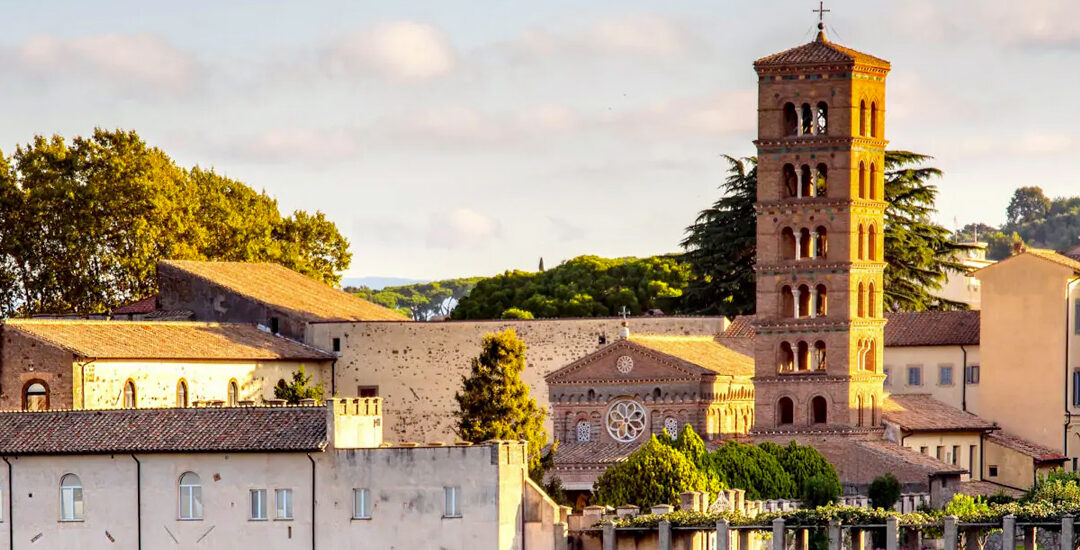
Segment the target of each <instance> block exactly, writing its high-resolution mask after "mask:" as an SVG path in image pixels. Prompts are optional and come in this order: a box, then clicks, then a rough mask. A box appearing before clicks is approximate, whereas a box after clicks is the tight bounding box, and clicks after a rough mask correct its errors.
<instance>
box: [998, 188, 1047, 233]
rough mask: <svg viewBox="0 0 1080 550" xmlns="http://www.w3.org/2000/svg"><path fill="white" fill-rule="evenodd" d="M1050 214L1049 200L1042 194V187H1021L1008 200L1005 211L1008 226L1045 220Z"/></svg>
mask: <svg viewBox="0 0 1080 550" xmlns="http://www.w3.org/2000/svg"><path fill="white" fill-rule="evenodd" d="M1049 213H1050V199H1048V198H1047V197H1046V194H1044V193H1043V190H1042V187H1034V186H1032V187H1021V188H1019V189H1017V190H1016V191H1015V192H1014V193H1013V196H1012V199H1011V200H1009V206H1008V208H1006V210H1005V214H1006V219H1007V220H1008V223H1009V224H1010V225H1020V224H1022V223H1027V222H1031V221H1035V220H1039V219H1042V218H1045V217H1046V215H1047V214H1049Z"/></svg>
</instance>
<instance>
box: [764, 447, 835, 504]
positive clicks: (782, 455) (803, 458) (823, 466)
mask: <svg viewBox="0 0 1080 550" xmlns="http://www.w3.org/2000/svg"><path fill="white" fill-rule="evenodd" d="M759 447H761V449H762V450H764V451H766V452H768V453H769V454H771V455H773V456H774V457H776V461H777V462H779V463H780V467H781V468H783V469H784V471H785V472H787V473H788V475H790V476H791V481H792V482H793V483H794V484H795V487H797V488H799V489H800V490H801V489H802V488H803V485H804V484H805V483H806V481H807V480H809V479H810V478H812V477H815V476H824V477H826V478H829V479H830V480H832V481H833V482H834V483H835V485H836V486H837V487H840V477H839V476H837V475H836V468H834V467H833V465H832V464H830V463H829V461H828V460H826V459H825V457H824V456H823V455H822V454H821V453H819V452H818V450H817V449H815V448H813V447H812V446H810V445H799V444H797V443H795V442H794V441H791V442H789V443H788V445H787V446H786V447H781V446H780V445H777V444H775V443H771V442H768V441H766V442H763V443H761V444H760V445H759ZM838 494H839V493H838Z"/></svg>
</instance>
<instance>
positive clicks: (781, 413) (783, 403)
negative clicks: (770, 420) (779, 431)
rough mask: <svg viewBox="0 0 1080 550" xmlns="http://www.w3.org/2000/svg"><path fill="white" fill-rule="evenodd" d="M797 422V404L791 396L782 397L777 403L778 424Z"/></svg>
mask: <svg viewBox="0 0 1080 550" xmlns="http://www.w3.org/2000/svg"><path fill="white" fill-rule="evenodd" d="M794 423H795V404H794V403H792V402H791V398H790V397H781V398H780V401H779V402H778V403H777V404H776V425H777V426H784V425H787V424H794Z"/></svg>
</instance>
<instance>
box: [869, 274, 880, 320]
mask: <svg viewBox="0 0 1080 550" xmlns="http://www.w3.org/2000/svg"><path fill="white" fill-rule="evenodd" d="M866 300H867V305H868V307H867V308H866V310H867V312H868V313H869V314H870V315H869V316H870V317H877V316H878V311H877V292H875V291H874V283H873V282H872V281H871V283H870V287H869V291H868V292H867V293H866Z"/></svg>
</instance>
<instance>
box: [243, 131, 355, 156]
mask: <svg viewBox="0 0 1080 550" xmlns="http://www.w3.org/2000/svg"><path fill="white" fill-rule="evenodd" d="M242 139H243V141H241V142H239V143H237V144H235V145H234V146H233V147H232V148H231V149H232V151H233V153H234V154H236V155H237V156H239V157H241V158H245V159H248V160H257V161H260V162H274V163H281V162H295V161H307V162H324V161H338V160H348V159H352V158H356V157H357V156H358V155H359V153H360V144H359V141H358V140H357V138H356V136H355V135H354V133H353V132H351V131H348V130H345V129H340V128H338V129H314V128H277V129H272V130H268V131H266V132H263V133H262V134H259V135H256V136H254V137H250V138H242Z"/></svg>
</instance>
